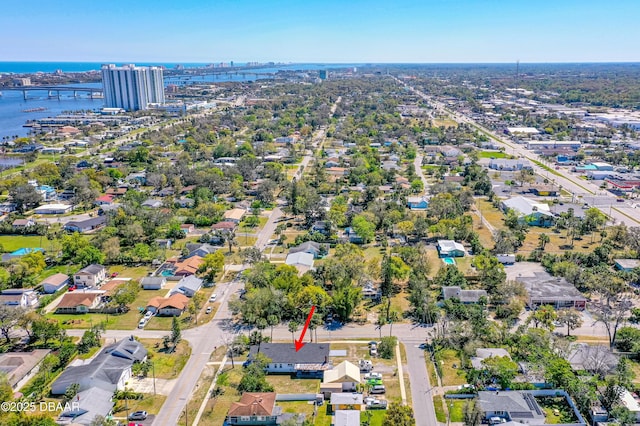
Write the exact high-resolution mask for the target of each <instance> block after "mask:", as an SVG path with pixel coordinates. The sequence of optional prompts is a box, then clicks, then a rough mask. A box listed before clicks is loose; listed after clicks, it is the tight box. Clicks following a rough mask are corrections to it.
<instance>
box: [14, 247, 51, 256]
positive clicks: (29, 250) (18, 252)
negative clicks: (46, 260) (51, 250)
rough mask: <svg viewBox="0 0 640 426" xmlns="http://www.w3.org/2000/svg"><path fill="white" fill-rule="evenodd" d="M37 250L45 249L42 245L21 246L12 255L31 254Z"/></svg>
mask: <svg viewBox="0 0 640 426" xmlns="http://www.w3.org/2000/svg"><path fill="white" fill-rule="evenodd" d="M36 251H44V250H43V249H41V248H40V247H36V248H24V247H23V248H20V249H18V250H16V251H14V252H13V253H11V256H24V255H25V254H29V253H33V252H36Z"/></svg>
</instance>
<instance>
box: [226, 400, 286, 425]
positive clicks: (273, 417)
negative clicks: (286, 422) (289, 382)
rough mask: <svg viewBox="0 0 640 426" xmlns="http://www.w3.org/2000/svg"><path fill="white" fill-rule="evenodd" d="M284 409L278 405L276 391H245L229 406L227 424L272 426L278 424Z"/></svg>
mask: <svg viewBox="0 0 640 426" xmlns="http://www.w3.org/2000/svg"><path fill="white" fill-rule="evenodd" d="M281 413H282V409H281V408H280V407H278V406H276V394H275V392H260V393H254V392H245V393H243V394H242V396H241V397H240V401H238V402H234V403H233V404H231V407H230V408H229V412H228V413H227V418H226V420H225V425H230V426H243V425H251V426H254V425H260V426H271V425H276V424H278V418H279V417H280V415H281Z"/></svg>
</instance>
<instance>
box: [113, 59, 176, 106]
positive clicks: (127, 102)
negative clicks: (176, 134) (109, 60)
mask: <svg viewBox="0 0 640 426" xmlns="http://www.w3.org/2000/svg"><path fill="white" fill-rule="evenodd" d="M102 87H103V92H104V102H105V105H106V106H107V107H108V108H123V109H125V110H127V111H137V110H141V109H147V108H148V106H149V104H163V103H164V80H163V77H162V68H160V67H136V66H135V65H133V64H130V65H123V66H121V67H117V66H115V65H114V64H108V65H103V66H102Z"/></svg>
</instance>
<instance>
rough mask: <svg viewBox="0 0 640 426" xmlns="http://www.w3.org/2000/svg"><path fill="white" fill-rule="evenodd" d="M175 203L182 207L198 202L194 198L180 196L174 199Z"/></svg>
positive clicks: (189, 206)
mask: <svg viewBox="0 0 640 426" xmlns="http://www.w3.org/2000/svg"><path fill="white" fill-rule="evenodd" d="M174 203H176V204H177V205H178V206H180V207H182V208H191V207H193V206H194V205H195V204H196V201H195V200H194V199H193V198H187V197H180V198H178V199H177V200H174Z"/></svg>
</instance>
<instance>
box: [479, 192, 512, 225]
mask: <svg viewBox="0 0 640 426" xmlns="http://www.w3.org/2000/svg"><path fill="white" fill-rule="evenodd" d="M476 207H477V208H478V210H479V211H480V212H481V213H482V217H483V218H485V219H486V220H487V221H488V222H489V223H490V224H491V226H493V227H494V228H495V229H503V228H504V227H505V225H504V214H503V213H502V212H501V211H500V210H498V209H497V208H495V207H493V204H491V203H490V202H488V201H487V200H480V199H476Z"/></svg>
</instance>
